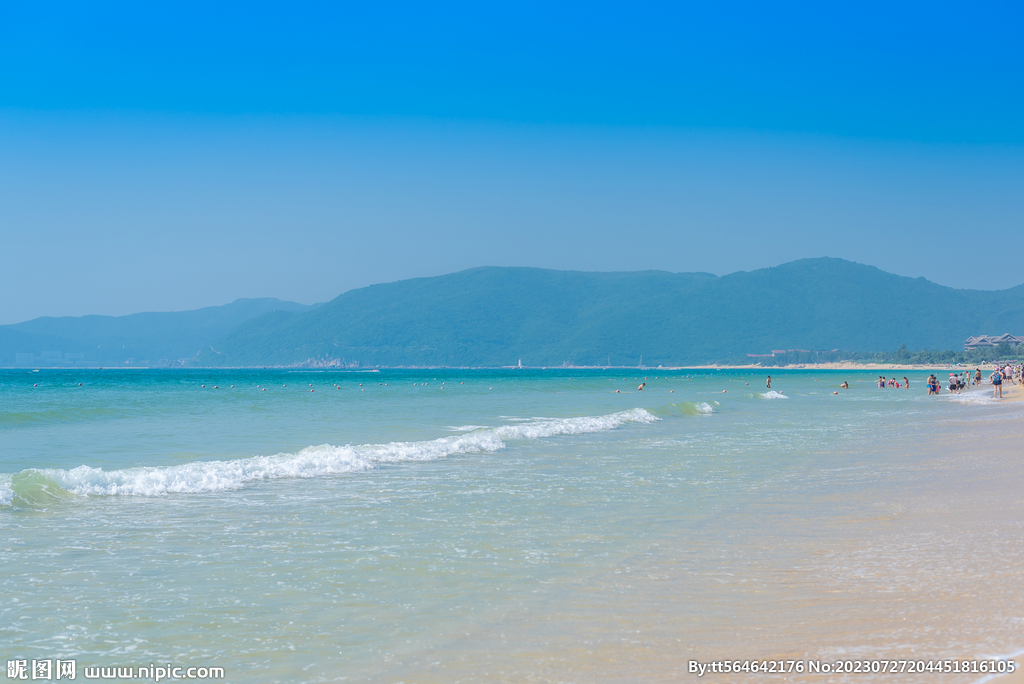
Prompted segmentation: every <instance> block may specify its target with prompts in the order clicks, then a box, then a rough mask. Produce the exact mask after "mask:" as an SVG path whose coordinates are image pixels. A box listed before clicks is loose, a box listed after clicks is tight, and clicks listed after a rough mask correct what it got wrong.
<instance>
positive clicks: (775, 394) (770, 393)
mask: <svg viewBox="0 0 1024 684" xmlns="http://www.w3.org/2000/svg"><path fill="white" fill-rule="evenodd" d="M761 396H762V397H764V398H765V399H789V397H787V396H786V395H785V394H783V393H782V392H776V391H775V390H769V391H768V392H765V393H764V394H762V395H761Z"/></svg>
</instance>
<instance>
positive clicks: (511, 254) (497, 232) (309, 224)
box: [0, 2, 1024, 323]
mask: <svg viewBox="0 0 1024 684" xmlns="http://www.w3.org/2000/svg"><path fill="white" fill-rule="evenodd" d="M1022 18H1024V11H1022V9H1021V6H1020V5H1019V4H1014V3H997V2H993V3H984V4H975V5H973V6H971V5H966V4H963V3H959V4H952V3H935V2H930V3H918V4H902V5H900V6H899V7H898V8H894V7H893V4H892V3H877V4H868V3H850V4H846V5H839V4H838V3H814V4H811V3H807V4H785V5H782V4H772V3H756V4H755V3H729V4H724V3H700V4H689V5H688V4H684V3H647V4H643V3H616V4H610V3H608V4H602V3H594V2H590V3H561V4H558V5H554V4H552V3H525V2H518V3H502V4H500V5H499V4H498V3H434V4H431V3H417V4H404V3H384V2H381V3H358V4H344V3H298V2H290V3H279V4H276V5H271V4H260V3H244V4H243V3H211V2H204V3H188V2H177V3H162V4H160V3H130V4H129V3H102V2H100V3H69V2H51V3H4V4H3V5H0V254H2V257H3V267H2V268H0V288H2V292H3V293H4V297H3V298H2V299H0V323H11V322H16V321H21V320H25V319H28V318H33V317H35V316H40V315H82V314H87V313H102V314H125V313H132V312H136V311H147V310H149V311H153V310H180V309H189V308H196V307H199V306H208V305H215V304H223V303H226V302H228V301H231V300H233V299H235V298H237V297H260V296H274V297H280V298H282V299H292V300H296V301H301V302H306V303H311V302H315V301H324V300H328V299H331V298H333V297H335V296H337V295H338V294H340V293H341V292H343V291H345V290H348V289H351V288H353V287H360V286H363V285H368V284H371V283H376V282H385V281H391V280H397V279H400V278H408V277H415V276H425V275H438V274H442V273H448V272H452V271H456V270H460V269H463V268H470V267H474V266H482V265H523V266H541V267H547V268H562V269H580V270H639V269H648V268H653V269H664V270H670V271H707V272H712V273H717V274H724V273H730V272H733V271H737V270H749V269H754V268H761V267H765V266H773V265H777V264H780V263H783V262H786V261H790V260H793V259H798V258H803V257H813V256H834V257H842V258H846V259H851V260H854V261H859V262H862V263H867V264H872V265H875V266H878V267H880V268H882V269H884V270H887V271H891V272H894V273H899V274H903V275H909V276H915V277H916V276H921V275H923V276H925V277H927V278H929V279H931V280H934V281H935V282H939V283H942V284H945V285H950V286H954V287H968V288H982V289H997V288H1005V287H1010V286H1014V285H1018V284H1020V283H1022V282H1024V268H1022V267H1021V266H1020V264H1021V259H1020V252H1021V246H1022V237H1024V225H1022V220H1024V219H1022V217H1024V211H1022V210H1024V192H1022V191H1024V108H1022V104H1024V87H1022V86H1024V35H1022V32H1024V31H1022V26H1024V23H1022V21H1021V20H1022Z"/></svg>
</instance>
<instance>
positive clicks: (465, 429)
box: [448, 425, 488, 432]
mask: <svg viewBox="0 0 1024 684" xmlns="http://www.w3.org/2000/svg"><path fill="white" fill-rule="evenodd" d="M487 427H488V426H487V425H449V426H448V429H449V430H451V431H452V432H472V431H473V430H483V429H485V428H487Z"/></svg>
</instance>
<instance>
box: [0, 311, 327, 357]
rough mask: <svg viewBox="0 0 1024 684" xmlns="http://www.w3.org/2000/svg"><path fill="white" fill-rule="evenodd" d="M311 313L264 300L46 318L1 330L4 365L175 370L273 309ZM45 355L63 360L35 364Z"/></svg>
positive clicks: (0, 345) (0, 353)
mask: <svg viewBox="0 0 1024 684" xmlns="http://www.w3.org/2000/svg"><path fill="white" fill-rule="evenodd" d="M311 308H313V307H311V306H308V305H305V304H297V303H295V302H286V301H282V300H279V299H274V298H272V297H265V298H261V299H237V300H235V301H234V302H232V303H230V304H225V305H223V306H209V307H204V308H202V309H194V310H192V311H174V312H146V313H137V314H130V315H128V316H62V317H50V316H45V317H42V318H35V319H32V320H30V321H25V322H24V323H15V324H12V325H4V326H0V365H4V366H6V365H11V364H12V363H14V364H15V365H111V366H113V365H119V366H124V365H126V364H125V361H126V360H128V359H134V362H133V363H134V364H136V365H173V364H175V363H177V362H179V360H180V359H187V360H189V361H190V360H191V359H192V358H194V357H195V355H196V354H197V352H198V351H199V350H200V349H203V348H205V347H208V346H209V345H210V343H211V342H212V341H213V340H215V339H217V338H218V337H221V336H223V335H224V334H225V333H227V332H228V331H230V330H232V329H233V328H235V327H237V326H238V325H239V324H241V323H243V322H245V321H247V320H249V319H252V318H253V317H255V316H259V315H262V314H264V313H267V312H268V311H273V310H275V309H276V310H283V311H292V312H295V311H306V310H309V309H311ZM45 351H58V352H61V354H62V357H61V358H60V359H56V360H47V359H43V358H36V357H38V356H39V355H41V354H42V352H45ZM27 354H32V355H33V359H32V361H31V362H26V363H18V358H19V356H21V357H24V356H25V355H27ZM68 354H81V355H82V358H81V359H78V358H72V359H67V358H65V357H66V356H67V355H68ZM22 360H23V361H24V360H25V359H24V358H22ZM129 365H131V364H129Z"/></svg>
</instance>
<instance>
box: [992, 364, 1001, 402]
mask: <svg viewBox="0 0 1024 684" xmlns="http://www.w3.org/2000/svg"><path fill="white" fill-rule="evenodd" d="M991 377H992V398H993V399H994V398H996V397H998V398H1000V399H1002V398H1003V374H1002V372H1000V370H999V368H996V372H995V373H993V374H992V376H991Z"/></svg>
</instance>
